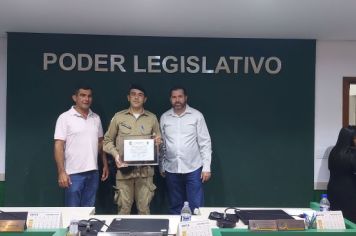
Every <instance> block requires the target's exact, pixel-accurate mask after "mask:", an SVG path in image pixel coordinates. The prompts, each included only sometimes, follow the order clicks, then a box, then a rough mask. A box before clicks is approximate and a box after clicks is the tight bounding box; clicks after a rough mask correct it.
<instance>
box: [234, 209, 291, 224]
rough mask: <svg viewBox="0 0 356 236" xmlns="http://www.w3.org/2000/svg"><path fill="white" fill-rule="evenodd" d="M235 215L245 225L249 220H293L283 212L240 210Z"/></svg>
mask: <svg viewBox="0 0 356 236" xmlns="http://www.w3.org/2000/svg"><path fill="white" fill-rule="evenodd" d="M235 213H236V215H237V217H238V218H239V219H240V220H241V221H242V222H243V223H244V224H245V225H248V221H249V220H279V219H294V218H293V217H292V216H290V215H288V214H287V213H286V212H285V211H283V210H240V211H235Z"/></svg>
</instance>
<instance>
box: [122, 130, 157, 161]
mask: <svg viewBox="0 0 356 236" xmlns="http://www.w3.org/2000/svg"><path fill="white" fill-rule="evenodd" d="M123 160H124V162H126V163H127V165H129V166H137V165H158V158H157V147H156V145H155V143H154V139H152V138H147V137H144V136H128V137H125V138H124V157H123Z"/></svg>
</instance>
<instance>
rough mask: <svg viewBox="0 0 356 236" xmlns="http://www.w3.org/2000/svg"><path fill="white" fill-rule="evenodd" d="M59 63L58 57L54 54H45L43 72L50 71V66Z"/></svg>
mask: <svg viewBox="0 0 356 236" xmlns="http://www.w3.org/2000/svg"><path fill="white" fill-rule="evenodd" d="M56 62H57V55H56V54H54V53H50V52H46V53H43V70H48V64H54V63H56Z"/></svg>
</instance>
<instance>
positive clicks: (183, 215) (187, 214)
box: [180, 202, 192, 221]
mask: <svg viewBox="0 0 356 236" xmlns="http://www.w3.org/2000/svg"><path fill="white" fill-rule="evenodd" d="M191 218H192V211H191V210H190V207H189V202H184V206H183V208H182V210H181V212H180V221H190V220H191Z"/></svg>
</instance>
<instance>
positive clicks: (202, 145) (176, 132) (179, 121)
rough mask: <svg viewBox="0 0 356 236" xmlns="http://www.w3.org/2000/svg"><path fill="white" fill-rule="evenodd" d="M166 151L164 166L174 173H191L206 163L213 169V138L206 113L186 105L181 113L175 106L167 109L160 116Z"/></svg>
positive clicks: (208, 168) (207, 167)
mask: <svg viewBox="0 0 356 236" xmlns="http://www.w3.org/2000/svg"><path fill="white" fill-rule="evenodd" d="M160 126H161V131H162V138H163V140H164V144H165V148H164V149H165V153H164V154H163V157H162V158H163V159H162V162H161V165H162V166H161V168H162V169H163V170H164V171H168V172H171V173H182V174H185V173H190V172H193V171H195V170H197V169H198V168H200V167H203V170H202V171H204V172H210V163H211V140H210V135H209V131H208V127H207V126H206V123H205V119H204V116H203V114H202V113H201V112H199V111H198V110H196V109H194V108H192V107H190V106H188V105H186V109H185V111H184V112H183V113H182V114H181V115H177V114H175V113H174V111H173V108H172V109H170V110H168V111H166V112H165V113H164V114H163V115H162V116H161V120H160Z"/></svg>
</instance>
